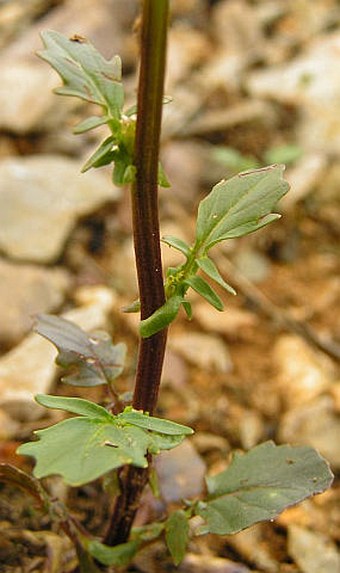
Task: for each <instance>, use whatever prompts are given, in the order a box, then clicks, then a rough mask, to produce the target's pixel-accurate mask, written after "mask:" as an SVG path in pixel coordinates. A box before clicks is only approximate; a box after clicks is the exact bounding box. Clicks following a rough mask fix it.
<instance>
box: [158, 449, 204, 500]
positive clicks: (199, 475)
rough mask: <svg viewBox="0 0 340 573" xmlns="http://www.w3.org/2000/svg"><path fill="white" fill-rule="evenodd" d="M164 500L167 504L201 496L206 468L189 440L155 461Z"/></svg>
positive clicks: (164, 453)
mask: <svg viewBox="0 0 340 573" xmlns="http://www.w3.org/2000/svg"><path fill="white" fill-rule="evenodd" d="M155 466H156V471H157V474H158V478H159V488H160V492H161V495H162V498H163V499H164V501H166V502H167V503H170V502H176V501H180V500H182V499H184V498H191V497H196V496H198V495H200V494H201V493H202V491H203V486H204V475H205V473H206V466H205V463H204V461H203V460H202V458H201V456H200V455H199V454H198V453H197V452H196V450H195V448H194V447H193V446H192V445H191V443H190V442H189V441H188V440H185V441H184V442H183V443H182V444H181V445H180V446H178V447H177V448H175V449H174V450H170V451H168V452H161V454H160V455H159V456H157V458H156V460H155Z"/></svg>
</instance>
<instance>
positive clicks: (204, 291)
mask: <svg viewBox="0 0 340 573" xmlns="http://www.w3.org/2000/svg"><path fill="white" fill-rule="evenodd" d="M184 284H186V285H188V286H190V287H191V288H192V289H194V291H196V292H197V293H198V294H200V295H201V296H203V298H205V299H206V300H207V301H208V302H209V303H210V304H211V305H212V306H213V307H214V308H216V309H217V310H220V311H221V310H223V308H224V306H223V302H222V301H221V299H220V297H219V296H218V295H217V294H216V293H215V291H214V290H213V289H212V288H211V286H210V285H209V284H208V283H207V282H206V281H205V280H204V279H202V277H198V276H197V275H196V276H195V275H193V276H191V277H188V278H186V279H185V281H184Z"/></svg>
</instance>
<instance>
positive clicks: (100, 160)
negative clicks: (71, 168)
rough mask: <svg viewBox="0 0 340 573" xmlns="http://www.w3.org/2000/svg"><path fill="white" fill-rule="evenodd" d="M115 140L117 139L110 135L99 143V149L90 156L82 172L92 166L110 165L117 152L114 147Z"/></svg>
mask: <svg viewBox="0 0 340 573" xmlns="http://www.w3.org/2000/svg"><path fill="white" fill-rule="evenodd" d="M114 141H115V140H114V137H113V136H112V135H111V136H110V137H107V138H106V139H105V140H104V141H103V142H102V143H101V144H100V145H99V147H97V149H96V150H95V151H94V153H93V154H92V155H91V157H89V158H88V160H87V161H86V162H85V164H84V165H83V167H82V168H81V172H82V173H85V172H86V171H88V170H89V169H91V167H102V166H103V165H109V164H110V163H112V161H113V158H114V153H115V149H113V147H114Z"/></svg>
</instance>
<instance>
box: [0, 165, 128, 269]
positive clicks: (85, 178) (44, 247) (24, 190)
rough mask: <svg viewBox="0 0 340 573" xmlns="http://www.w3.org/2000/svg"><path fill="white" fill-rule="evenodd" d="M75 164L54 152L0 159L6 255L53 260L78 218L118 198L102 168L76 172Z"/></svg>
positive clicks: (1, 240) (0, 231)
mask: <svg viewBox="0 0 340 573" xmlns="http://www.w3.org/2000/svg"><path fill="white" fill-rule="evenodd" d="M80 167H81V165H80V162H79V161H76V160H72V159H66V158H62V157H58V156H53V155H41V156H31V157H25V158H20V159H19V158H12V159H10V158H7V159H4V160H3V161H0V181H1V188H0V202H1V210H0V248H1V249H2V250H3V251H4V252H5V253H6V254H7V255H9V256H10V257H12V258H15V259H22V260H28V261H34V262H40V263H47V262H52V261H54V260H55V259H56V258H57V257H58V256H59V255H60V254H61V252H62V249H63V247H64V244H65V241H66V239H67V237H68V235H69V233H70V232H71V230H72V228H73V226H74V225H75V222H76V220H77V218H78V217H80V216H81V215H85V214H87V213H90V212H92V211H93V210H95V209H96V208H98V207H99V206H101V205H102V204H104V203H105V202H106V201H112V200H115V199H117V197H118V196H119V191H118V190H117V189H116V188H115V187H113V186H112V184H111V182H110V180H109V177H108V176H107V174H106V173H103V172H98V171H93V172H90V173H86V174H84V175H81V174H80V172H79V171H80Z"/></svg>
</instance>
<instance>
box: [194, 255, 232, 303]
mask: <svg viewBox="0 0 340 573" xmlns="http://www.w3.org/2000/svg"><path fill="white" fill-rule="evenodd" d="M196 263H197V264H198V266H199V268H200V269H201V270H202V271H203V272H204V273H205V274H206V275H208V277H210V278H211V279H213V280H214V281H215V282H217V283H218V284H219V285H220V286H221V287H223V288H224V289H225V290H226V291H228V292H229V293H230V294H233V295H236V290H235V289H233V287H232V286H230V285H228V283H226V282H225V280H224V279H223V278H222V277H221V275H220V273H219V271H218V269H217V267H216V265H215V263H214V261H212V260H211V259H210V258H209V257H207V256H205V257H201V258H198V259H196Z"/></svg>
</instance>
